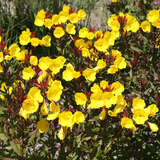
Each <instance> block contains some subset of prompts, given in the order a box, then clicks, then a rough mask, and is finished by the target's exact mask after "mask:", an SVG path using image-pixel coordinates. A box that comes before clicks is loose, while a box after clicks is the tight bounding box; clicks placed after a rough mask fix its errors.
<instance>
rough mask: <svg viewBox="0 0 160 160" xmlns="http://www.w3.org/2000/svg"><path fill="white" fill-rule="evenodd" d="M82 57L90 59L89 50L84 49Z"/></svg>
mask: <svg viewBox="0 0 160 160" xmlns="http://www.w3.org/2000/svg"><path fill="white" fill-rule="evenodd" d="M82 56H83V57H85V58H87V57H90V52H89V49H87V48H82Z"/></svg>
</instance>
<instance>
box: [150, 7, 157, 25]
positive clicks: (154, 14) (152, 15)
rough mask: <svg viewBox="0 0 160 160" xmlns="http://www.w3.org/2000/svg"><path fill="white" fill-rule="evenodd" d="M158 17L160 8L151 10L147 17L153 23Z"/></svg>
mask: <svg viewBox="0 0 160 160" xmlns="http://www.w3.org/2000/svg"><path fill="white" fill-rule="evenodd" d="M158 18H159V10H155V9H153V10H151V11H149V13H148V14H147V19H148V20H149V22H151V23H153V22H154V21H155V20H157V19H158Z"/></svg>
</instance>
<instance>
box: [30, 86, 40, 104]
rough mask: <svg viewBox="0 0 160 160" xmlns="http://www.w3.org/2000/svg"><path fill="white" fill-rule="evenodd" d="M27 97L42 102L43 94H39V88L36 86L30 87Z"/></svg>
mask: <svg viewBox="0 0 160 160" xmlns="http://www.w3.org/2000/svg"><path fill="white" fill-rule="evenodd" d="M27 98H31V99H34V100H35V101H37V102H38V103H42V102H43V96H42V95H41V90H40V89H39V88H37V87H32V88H30V90H29V92H28V94H27Z"/></svg>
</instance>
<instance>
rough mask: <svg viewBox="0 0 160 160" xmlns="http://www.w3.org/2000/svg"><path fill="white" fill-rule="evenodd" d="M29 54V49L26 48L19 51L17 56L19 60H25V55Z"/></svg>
mask: <svg viewBox="0 0 160 160" xmlns="http://www.w3.org/2000/svg"><path fill="white" fill-rule="evenodd" d="M27 54H28V50H27V49H24V50H22V51H21V52H18V53H17V54H16V55H15V57H16V59H17V60H19V61H22V62H24V61H25V57H26V55H27Z"/></svg>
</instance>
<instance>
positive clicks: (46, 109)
mask: <svg viewBox="0 0 160 160" xmlns="http://www.w3.org/2000/svg"><path fill="white" fill-rule="evenodd" d="M41 113H42V114H43V115H47V114H48V108H47V104H46V102H43V104H42V106H41Z"/></svg>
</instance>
